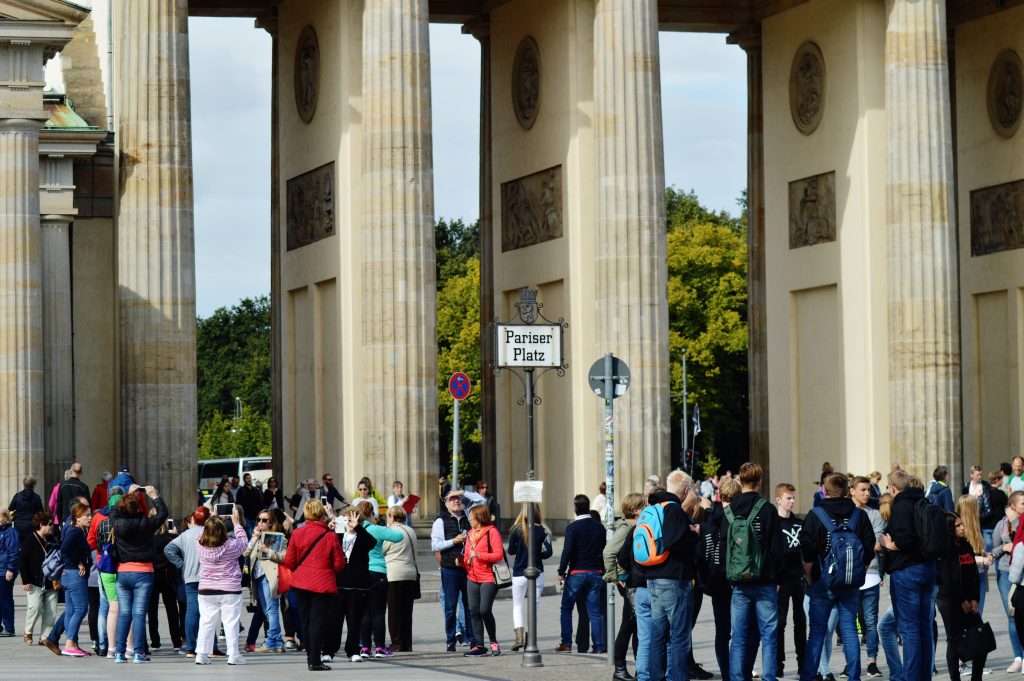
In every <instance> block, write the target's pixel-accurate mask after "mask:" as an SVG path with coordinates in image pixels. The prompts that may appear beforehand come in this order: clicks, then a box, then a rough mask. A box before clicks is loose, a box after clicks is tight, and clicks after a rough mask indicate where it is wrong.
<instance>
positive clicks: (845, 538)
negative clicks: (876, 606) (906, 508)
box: [800, 475, 875, 681]
mask: <svg viewBox="0 0 1024 681" xmlns="http://www.w3.org/2000/svg"><path fill="white" fill-rule="evenodd" d="M848 492H849V482H848V481H847V479H846V476H844V475H832V476H829V477H828V478H827V479H826V480H825V498H824V499H823V500H822V501H821V504H820V505H818V506H817V507H816V508H815V509H814V510H813V511H812V512H811V513H808V514H807V518H806V519H805V520H804V526H803V528H802V529H801V531H800V551H801V553H802V554H803V562H804V575H805V577H806V579H807V583H808V584H809V585H810V586H809V588H808V596H809V598H810V620H811V631H810V636H809V637H808V639H807V648H806V651H805V653H804V664H803V666H802V667H801V669H800V681H811V680H812V679H814V675H815V673H816V672H817V671H818V663H819V661H820V660H821V646H822V643H824V641H825V637H826V636H827V630H828V618H829V616H830V615H831V613H832V609H833V608H837V609H838V611H839V631H840V632H841V634H842V638H843V653H844V655H845V656H846V673H847V674H848V675H849V678H850V679H853V681H859V679H860V639H859V638H858V636H857V611H858V608H859V605H860V587H861V586H863V585H864V579H865V576H866V574H867V567H868V565H870V564H871V561H872V560H874V557H875V532H874V530H873V529H872V527H871V521H870V519H869V518H868V517H867V514H866V513H865V512H864V511H863V510H861V509H859V508H857V507H856V506H854V503H853V501H852V500H851V499H849V497H848Z"/></svg>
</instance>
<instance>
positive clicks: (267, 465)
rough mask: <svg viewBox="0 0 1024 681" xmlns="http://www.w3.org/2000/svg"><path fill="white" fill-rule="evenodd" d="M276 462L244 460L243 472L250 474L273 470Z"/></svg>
mask: <svg viewBox="0 0 1024 681" xmlns="http://www.w3.org/2000/svg"><path fill="white" fill-rule="evenodd" d="M273 468H274V462H273V461H271V460H270V459H266V460H265V461H260V460H259V459H243V460H242V471H244V472H246V473H248V472H250V471H269V470H273Z"/></svg>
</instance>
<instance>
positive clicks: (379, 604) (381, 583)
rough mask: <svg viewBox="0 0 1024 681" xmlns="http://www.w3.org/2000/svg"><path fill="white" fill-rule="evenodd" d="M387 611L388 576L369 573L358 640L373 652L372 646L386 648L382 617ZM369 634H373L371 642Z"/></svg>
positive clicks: (379, 573) (380, 573) (381, 573)
mask: <svg viewBox="0 0 1024 681" xmlns="http://www.w3.org/2000/svg"><path fill="white" fill-rule="evenodd" d="M387 610H388V576H387V574H386V573H383V572H373V571H371V572H370V594H369V603H368V604H367V608H366V614H364V615H363V624H362V627H361V628H360V638H362V642H363V645H364V646H366V647H367V648H369V649H370V650H373V647H374V646H377V647H378V648H384V647H386V646H387V641H386V640H385V638H384V637H385V636H386V632H385V631H384V621H385V620H384V617H385V615H386V614H387ZM370 634H373V640H372V641H371V637H370Z"/></svg>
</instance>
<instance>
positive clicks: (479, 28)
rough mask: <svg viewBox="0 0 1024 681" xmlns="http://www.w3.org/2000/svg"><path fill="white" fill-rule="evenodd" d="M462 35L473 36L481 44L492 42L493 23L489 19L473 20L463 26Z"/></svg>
mask: <svg viewBox="0 0 1024 681" xmlns="http://www.w3.org/2000/svg"><path fill="white" fill-rule="evenodd" d="M462 35H471V36H473V37H474V38H476V39H477V40H479V41H480V42H483V41H485V40H490V38H491V22H490V20H489V19H485V18H481V19H473V20H472V21H467V22H466V23H464V24H463V25H462Z"/></svg>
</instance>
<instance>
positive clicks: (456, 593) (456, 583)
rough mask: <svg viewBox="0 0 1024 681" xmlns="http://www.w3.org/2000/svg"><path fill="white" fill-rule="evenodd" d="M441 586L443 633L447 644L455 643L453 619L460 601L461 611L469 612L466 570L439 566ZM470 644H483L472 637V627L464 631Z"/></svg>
mask: <svg viewBox="0 0 1024 681" xmlns="http://www.w3.org/2000/svg"><path fill="white" fill-rule="evenodd" d="M441 586H442V588H443V589H444V633H445V641H446V642H447V643H448V645H450V646H451V645H455V631H456V630H455V619H456V615H457V611H458V609H459V602H460V601H461V602H462V608H463V612H469V594H468V592H467V590H466V571H465V570H464V569H462V568H446V567H443V568H441ZM464 637H465V640H466V641H468V642H469V644H470V645H477V644H478V643H479V644H480V645H483V643H482V642H478V641H476V640H475V639H474V638H473V629H472V628H469V629H467V630H466V632H465V635H464Z"/></svg>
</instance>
